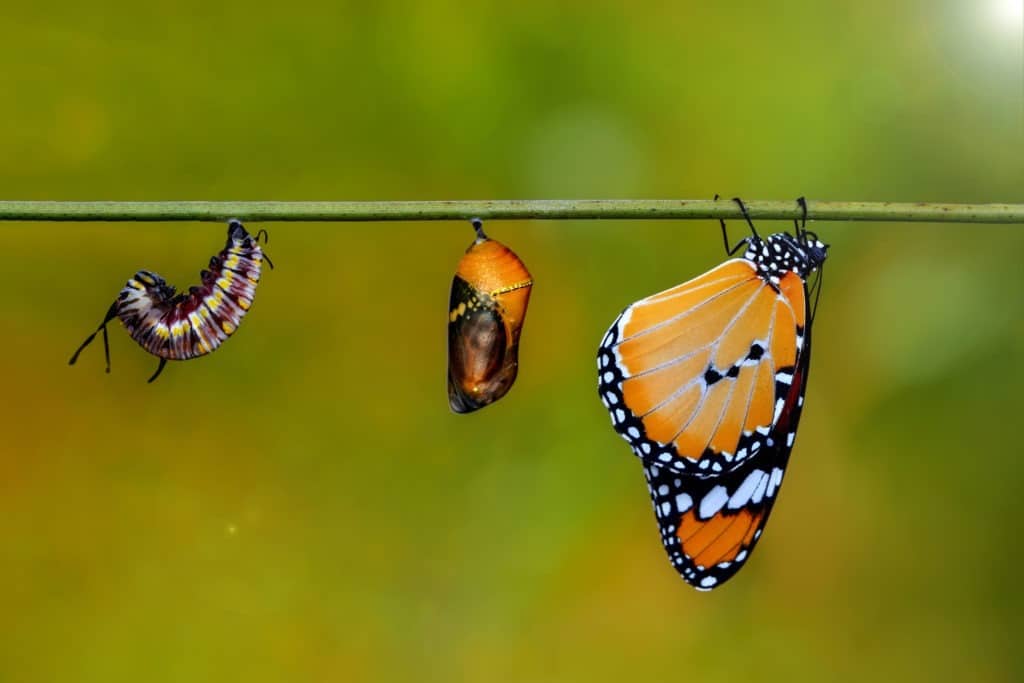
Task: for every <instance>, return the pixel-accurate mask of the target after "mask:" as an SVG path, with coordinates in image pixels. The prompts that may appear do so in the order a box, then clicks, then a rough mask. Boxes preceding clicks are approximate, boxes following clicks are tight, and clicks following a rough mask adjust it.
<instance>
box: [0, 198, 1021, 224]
mask: <svg viewBox="0 0 1024 683" xmlns="http://www.w3.org/2000/svg"><path fill="white" fill-rule="evenodd" d="M746 205H747V208H748V210H749V212H750V215H751V217H752V218H758V219H780V220H782V219H793V218H797V217H799V215H800V209H799V208H798V207H797V204H796V202H795V201H749V202H746ZM807 208H808V214H807V215H808V218H810V219H812V220H819V221H914V222H934V223H1024V204H930V203H926V202H917V203H896V202H819V201H808V202H807ZM232 217H236V218H240V219H243V220H251V221H440V220H466V219H469V218H472V217H480V218H483V219H488V220H495V219H530V218H540V219H551V220H555V219H598V218H606V219H607V218H614V219H673V220H679V219H702V218H703V219H707V218H740V217H741V215H740V211H739V208H738V207H737V206H736V204H735V203H734V202H732V201H728V200H725V199H721V200H718V201H713V200H708V199H693V200H690V199H685V200H677V199H567V200H484V201H473V200H470V201H428V202H38V201H25V202H22V201H0V221H222V220H226V219H228V218H232Z"/></svg>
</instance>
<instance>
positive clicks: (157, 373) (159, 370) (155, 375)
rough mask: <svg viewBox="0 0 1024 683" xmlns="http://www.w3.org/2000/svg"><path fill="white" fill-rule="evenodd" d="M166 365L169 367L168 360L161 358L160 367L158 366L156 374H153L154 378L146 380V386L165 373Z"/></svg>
mask: <svg viewBox="0 0 1024 683" xmlns="http://www.w3.org/2000/svg"><path fill="white" fill-rule="evenodd" d="M165 365H167V359H166V358H161V359H160V365H158V366H156V372H154V373H153V376H152V377H150V378H149V379H147V380H146V384H152V383H153V380H155V379H156V378H157V377H159V376H160V373H161V372H163V371H164V366H165Z"/></svg>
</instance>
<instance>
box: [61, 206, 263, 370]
mask: <svg viewBox="0 0 1024 683" xmlns="http://www.w3.org/2000/svg"><path fill="white" fill-rule="evenodd" d="M261 236H262V237H263V241H264V242H266V241H267V232H266V231H265V230H260V231H259V232H257V233H256V235H255V237H254V236H252V235H250V234H249V233H248V232H247V231H246V229H245V226H243V225H242V223H241V221H239V220H236V219H231V220H230V221H228V239H227V243H226V244H225V245H224V249H222V250H221V251H220V253H219V254H217V255H216V256H213V257H211V258H210V264H209V270H203V271H201V272H200V273H199V276H200V278H201V280H202V285H200V286H198V287H189V290H188V293H187V294H186V293H184V292H182V293H178V292H177V291H176V290H175V288H174V287H173V286H172V285H169V284H167V282H166V281H165V280H164V279H163V278H162V277H160V276H159V275H157V274H156V273H153V272H151V271H148V270H140V271H138V272H137V273H135V275H133V276H132V277H131V278H129V280H128V282H127V283H126V284H125V286H124V288H123V289H122V290H121V292H120V293H119V294H118V295H117V299H115V300H114V303H113V304H111V305H110V309H109V310H107V314H106V316H104V318H103V322H101V323H100V325H99V327H97V328H96V331H95V332H93V333H92V334H90V335H89V336H88V337H86V338H85V341H84V342H82V344H81V346H79V347H78V349H77V350H76V351H75V353H74V355H72V356H71V360H70V361H68V365H74V364H75V362H76V361H77V360H78V355H79V354H80V353H82V350H83V349H85V347H87V346H88V345H89V344H90V343H92V340H93V339H94V338H95V337H96V335H97V334H98V333H99V332H103V351H104V353H105V355H106V360H107V372H108V373H109V372H110V342H109V340H108V338H107V323H109V322H110V321H111V320H113V319H114V318H119V319H120V320H121V324H122V325H124V327H125V329H126V330H128V334H129V335H130V336H131V338H132V339H134V340H135V342H136V343H138V345H139V346H141V347H142V348H144V349H145V350H146V351H148V352H149V353H151V354H153V355H154V356H157V357H158V358H159V359H160V364H159V365H158V366H157V369H156V372H154V373H153V376H152V377H150V378H149V380H148V382H150V383H151V382H153V381H154V380H156V378H157V377H159V376H160V373H161V372H163V369H164V366H165V365H166V364H167V361H169V360H189V359H191V358H197V357H199V356H205V355H206V354H208V353H213V352H214V351H215V350H217V349H218V348H220V345H221V344H223V343H224V341H225V340H226V339H227V338H228V337H230V336H231V335H232V334H234V332H235V330H237V329H238V326H239V324H240V323H241V322H242V318H244V317H245V314H246V313H248V312H249V308H250V307H251V306H252V302H253V298H254V297H255V296H256V285H258V284H259V281H260V273H261V271H262V269H263V261H266V262H267V265H269V266H270V267H271V268H273V267H274V264H273V263H272V262H271V260H270V258H269V257H268V256H267V255H266V254H264V253H263V250H262V249H261V248H260V244H259V240H260V237H261Z"/></svg>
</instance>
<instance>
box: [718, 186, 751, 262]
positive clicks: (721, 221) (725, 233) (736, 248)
mask: <svg viewBox="0 0 1024 683" xmlns="http://www.w3.org/2000/svg"><path fill="white" fill-rule="evenodd" d="M715 201H716V202H717V201H718V193H717V192H716V193H715ZM718 224H719V225H721V226H722V243H723V244H724V245H725V255H726V256H732V255H733V254H735V253H736V252H737V251H739V250H740V247H744V246H746V244H747V240H745V239H742V240H740V241H739V242H737V243H736V246H734V247H730V246H729V233H728V231H726V229H725V220H724V219H722V218H719V219H718Z"/></svg>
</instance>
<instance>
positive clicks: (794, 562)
mask: <svg viewBox="0 0 1024 683" xmlns="http://www.w3.org/2000/svg"><path fill="white" fill-rule="evenodd" d="M1012 4H1013V3H1012V2H1006V1H1005V0H978V2H972V3H966V2H952V0H945V1H940V2H919V1H915V2H908V3H891V2H887V1H886V0H869V1H867V2H848V3H840V2H833V3H820V2H815V1H813V0H794V1H793V2H784V3H783V2H774V3H771V2H769V3H755V2H746V3H709V2H678V3H646V4H645V3H629V2H607V1H598V2H568V1H566V2H556V3H551V2H525V3H524V2H520V3H510V2H475V3H474V2H453V1H443V0H442V1H440V2H423V3H416V4H413V3H398V2H392V3H368V2H356V1H351V2H318V3H261V2H252V0H250V1H248V2H205V1H199V0H186V1H185V2H157V3H135V2H126V1H118V0H101V1H100V2H98V3H76V2H67V1H66V2H62V3H59V6H55V5H54V4H52V3H36V4H31V3H15V2H9V3H6V4H5V5H4V7H3V9H2V10H0V20H2V21H0V93H2V106H0V123H2V126H0V195H2V197H3V198H8V199H15V198H16V199H469V198H563V197H710V196H712V195H713V194H714V193H715V192H720V193H722V194H724V195H726V196H731V195H733V194H738V195H740V196H743V197H749V198H752V199H768V198H773V199H785V198H789V197H795V196H797V195H800V194H806V195H807V196H808V197H811V198H817V199H861V200H938V201H1015V202H1021V201H1024V130H1022V111H1024V95H1022V92H1021V88H1022V83H1024V66H1022V59H1021V55H1022V46H1021V33H1022V28H1021V26H1020V25H1019V19H1014V18H1013V16H1012V14H1013V11H1012V10H1013V8H1012ZM1000 12H1002V14H1000ZM1018 17H1019V15H1018ZM1015 21H1016V22H1017V23H1016V24H1015V23H1014V22H1015ZM243 218H244V217H243ZM254 227H267V228H268V229H269V231H270V235H271V240H270V245H269V247H268V252H269V253H270V255H271V256H272V257H273V259H274V261H275V263H276V264H277V270H275V271H272V272H269V273H267V274H266V275H265V277H264V280H263V282H262V284H261V285H260V291H259V295H258V297H257V301H256V305H255V306H254V308H253V311H252V313H251V315H250V316H249V317H248V318H247V319H246V320H245V323H244V324H243V325H242V327H241V329H240V330H239V332H238V333H237V335H235V337H234V338H232V339H231V340H230V341H229V342H228V343H227V344H226V345H225V347H224V348H223V349H222V350H220V351H218V352H217V353H216V354H214V355H213V356H210V357H207V358H204V359H200V360H196V361H194V362H189V363H175V364H171V365H170V366H169V367H168V368H167V370H166V371H165V373H164V375H163V376H162V377H161V378H160V380H159V381H158V382H157V383H155V384H153V385H147V384H146V383H145V380H146V378H147V377H148V376H149V374H150V373H151V372H152V371H153V369H154V368H155V366H156V361H155V359H153V358H152V357H150V356H147V355H146V354H145V353H144V352H143V351H142V350H141V349H139V348H138V347H137V346H135V345H134V344H133V343H132V342H131V341H130V340H129V339H128V337H127V336H126V335H125V334H124V332H123V331H122V330H120V329H119V328H118V327H114V328H112V329H111V332H112V337H111V344H112V353H113V372H112V374H110V375H109V376H106V375H104V374H103V358H102V355H103V354H102V349H101V348H100V346H99V345H95V346H94V347H92V348H90V349H89V350H88V351H87V352H86V353H85V354H84V355H83V357H82V359H81V361H80V362H79V364H78V365H76V366H75V367H74V368H69V367H68V366H67V358H68V356H69V355H70V353H71V351H73V350H74V348H75V346H76V345H77V344H78V343H79V342H80V341H81V339H82V338H83V337H84V336H85V335H86V334H87V333H88V332H89V331H90V330H91V329H93V328H94V326H95V325H96V324H97V323H98V322H99V320H100V318H101V317H102V315H103V313H104V311H105V310H106V309H107V306H108V305H109V304H110V301H111V300H112V298H113V297H114V295H115V294H116V292H117V291H118V289H119V288H120V287H121V286H122V284H123V283H124V281H125V279H126V278H127V277H128V276H129V275H130V274H131V273H133V272H134V271H135V269H137V268H141V267H145V268H149V269H152V270H155V271H157V272H159V273H161V274H162V275H164V276H165V277H167V278H168V279H169V280H170V281H171V282H173V283H176V284H178V285H179V286H183V285H188V284H192V283H194V282H195V281H196V280H197V279H198V278H197V275H196V273H197V271H198V269H199V268H200V267H202V266H203V265H204V264H205V262H206V260H207V259H208V258H209V256H210V255H211V254H213V253H215V252H216V251H217V250H218V249H219V248H220V247H221V246H222V244H223V239H224V228H223V226H220V225H210V224H205V225H201V224H146V225H142V224H102V223H93V224H85V225H71V224H43V223H19V224H5V225H0V263H2V267H0V303H2V315H0V340H2V341H0V350H2V353H0V383H2V392H0V439H2V441H0V443H2V451H0V452H2V455H0V547H2V548H3V550H2V555H0V681H4V682H6V681H12V682H22V681H24V682H34V681H80V682H88V681H96V682H104V683H106V682H110V681H146V682H152V683H159V682H162V681H190V682H193V681H211V682H220V681H233V680H246V681H253V682H255V681H285V680H291V681H328V680H330V681H339V680H466V681H484V680H486V681H566V680H590V681H625V680H663V681H682V680H701V681H727V680H736V679H741V678H743V679H750V680H755V679H756V680H777V679H778V680H806V681H818V680H850V681H862V680H865V679H869V680H877V679H881V680H912V679H919V680H925V681H931V680H937V679H944V678H949V679H959V680H967V679H969V680H988V681H1001V680H1013V679H1017V680H1019V679H1020V677H1021V676H1024V666H1022V663H1021V660H1020V658H1019V657H1020V643H1019V639H1020V637H1021V632H1022V628H1024V618H1022V616H1021V614H1022V609H1024V600H1022V594H1021V589H1020V580H1019V578H1018V574H1019V572H1020V563H1021V561H1022V559H1024V557H1022V552H1021V550H1020V536H1021V533H1022V531H1024V525H1022V523H1021V521H1020V510H1019V508H1018V505H1019V503H1020V500H1021V495H1022V490H1024V465H1022V464H1021V455H1022V453H1024V447H1022V443H1024V441H1022V435H1021V423H1022V421H1021V416H1020V415H1021V409H1022V401H1021V391H1022V387H1024V317H1022V314H1024V299H1022V297H1024V268H1022V266H1021V254H1022V252H1024V231H1022V229H1021V227H1020V226H1016V227H1014V226H1006V227H984V226H969V225H961V226H954V225H948V226H937V225H902V224H818V225H815V228H816V229H817V230H818V231H819V233H821V234H822V236H823V237H824V238H825V239H826V240H827V241H828V242H830V243H831V244H832V256H831V259H830V261H829V263H828V268H827V273H826V283H825V291H824V296H823V297H822V303H821V308H820V310H819V315H818V321H817V326H816V329H815V347H816V348H815V359H814V364H813V366H814V367H813V372H812V373H811V381H810V389H809V394H808V402H807V409H806V411H805V413H804V420H803V427H802V430H801V434H800V438H799V439H798V442H797V446H796V449H795V452H794V456H793V460H792V463H791V467H790V470H789V474H788V476H787V478H786V484H785V486H784V493H783V494H782V496H781V502H780V504H779V505H778V506H777V507H776V511H775V514H774V519H773V521H772V523H771V524H770V526H769V529H768V532H767V536H766V540H765V541H764V543H762V544H761V546H760V548H759V550H758V551H757V552H756V553H755V555H754V557H753V558H752V560H751V562H750V563H749V565H748V566H747V568H746V569H744V570H743V571H742V572H741V573H740V574H739V575H738V576H737V577H736V578H735V579H734V580H732V581H731V582H730V583H729V584H727V585H726V586H724V587H723V588H721V589H720V590H717V591H715V592H713V593H711V594H699V593H696V592H695V591H693V590H692V589H691V588H689V587H688V586H686V585H685V584H684V583H683V581H682V580H680V578H679V577H678V576H677V575H676V574H675V572H674V571H673V570H672V569H671V567H670V566H669V564H668V562H667V560H666V558H665V556H664V553H663V550H662V548H661V543H660V541H659V538H658V533H657V529H656V525H655V522H654V518H653V515H652V513H651V506H650V502H649V499H648V496H647V491H646V488H645V486H644V482H643V477H642V475H641V472H640V466H639V465H638V463H637V461H636V460H635V458H634V457H633V456H632V455H631V454H630V453H629V450H628V448H627V447H626V445H625V444H624V443H623V442H622V440H621V439H620V438H619V437H618V436H616V435H615V434H614V432H613V431H612V430H611V428H610V425H609V421H608V417H607V414H606V412H605V410H604V408H603V407H602V406H601V404H600V402H599V401H598V399H597V396H596V390H595V386H596V375H595V361H594V357H595V350H596V345H597V342H598V341H599V339H600V338H601V335H602V334H603V332H604V330H605V329H606V327H607V325H608V324H609V323H610V322H611V321H612V319H613V318H614V317H615V315H616V314H617V313H618V312H619V311H620V310H621V309H622V308H623V307H624V306H625V305H626V304H628V303H629V302H631V301H633V300H635V299H637V298H639V297H642V296H645V295H647V294H650V293H653V292H655V291H659V290H660V289H663V288H666V287H669V286H671V285H674V284H676V283H678V282H681V281H683V280H686V279H688V278H690V277H692V276H693V275H695V274H697V273H699V272H701V271H703V270H705V269H707V268H709V267H711V266H712V265H714V264H715V263H717V262H718V261H720V260H721V259H722V258H723V255H722V248H721V243H720V238H719V234H718V226H717V224H715V223H714V222H712V221H702V222H694V223H681V222H616V221H609V222H547V223H542V222H536V223H528V222H523V223H493V224H491V225H490V228H489V232H490V233H491V234H492V235H493V236H494V237H496V238H498V239H500V240H503V241H505V242H507V243H509V244H510V245H511V246H512V247H513V248H514V249H515V250H516V251H517V252H518V253H519V255H520V256H521V257H522V258H523V260H524V261H525V262H526V263H527V264H528V266H529V268H530V269H531V271H532V272H533V274H534V277H535V280H536V286H535V287H534V292H533V294H534V296H533V302H532V307H531V310H530V315H529V316H528V319H527V321H526V326H525V330H524V337H523V344H522V357H521V370H520V378H519V381H518V384H517V385H516V386H515V387H514V388H513V389H512V391H511V392H510V393H509V395H508V396H507V397H506V398H505V399H503V400H502V401H501V402H500V403H498V404H496V405H494V406H492V407H489V408H487V409H485V410H483V411H482V412H480V413H477V414H473V415H470V416H455V415H453V414H451V413H450V412H449V410H448V406H447V400H446V395H445V381H444V375H445V339H446V336H445V335H446V332H445V325H446V314H447V310H446V309H447V297H448V287H449V284H450V281H451V275H452V272H453V269H454V267H455V265H456V263H457V261H458V259H459V257H460V255H461V254H462V251H463V249H464V248H465V247H466V245H467V244H468V243H469V241H470V239H471V237H472V231H471V229H470V227H469V225H468V224H454V223H443V224H423V223H420V224H394V225H383V224H353V225H338V224H333V225H332V224H316V225H306V224H270V225H267V226H260V225H254ZM785 227H787V226H786V225H783V224H780V225H775V226H773V225H769V224H765V225H764V226H763V228H762V229H763V230H765V231H767V230H771V229H774V228H785ZM734 232H735V233H736V235H737V236H738V235H740V234H742V232H743V230H742V226H740V225H739V224H735V225H734Z"/></svg>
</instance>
